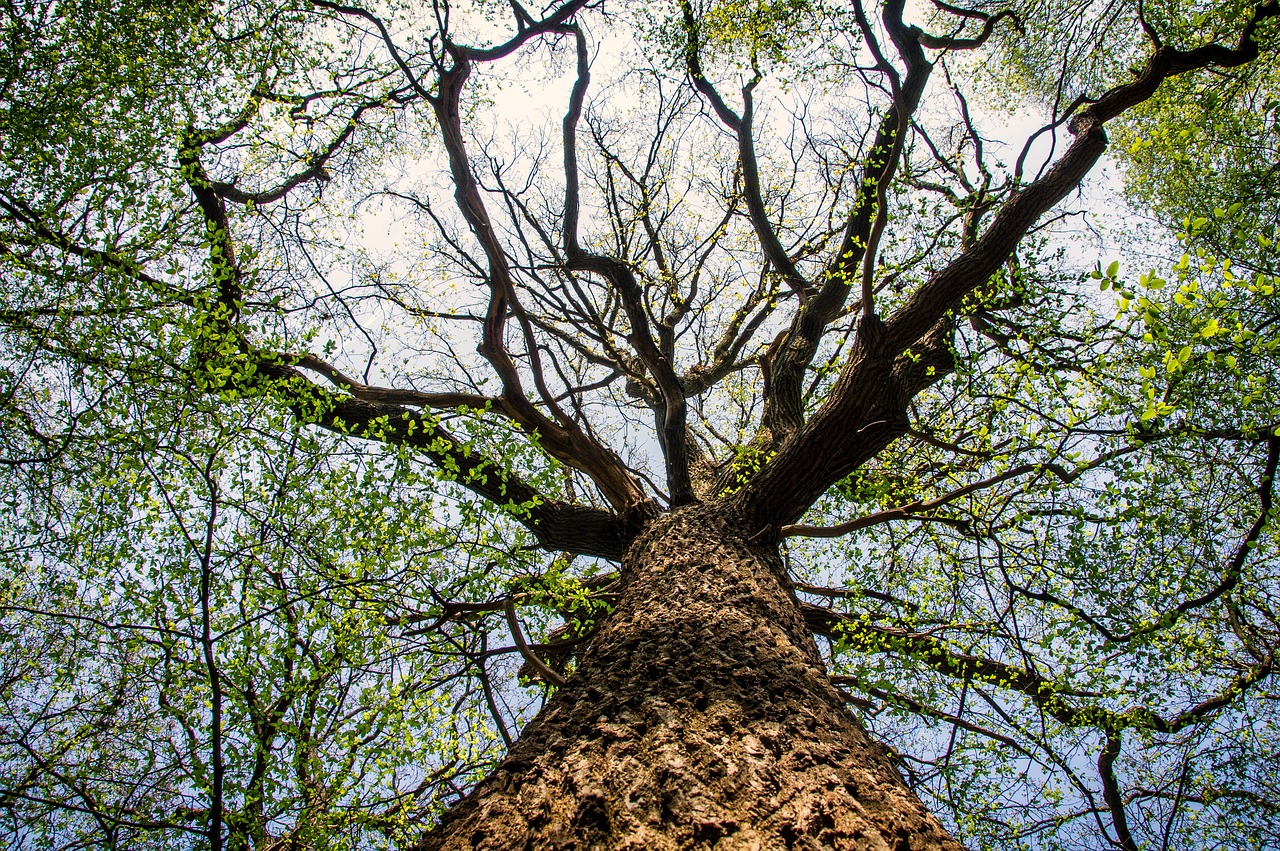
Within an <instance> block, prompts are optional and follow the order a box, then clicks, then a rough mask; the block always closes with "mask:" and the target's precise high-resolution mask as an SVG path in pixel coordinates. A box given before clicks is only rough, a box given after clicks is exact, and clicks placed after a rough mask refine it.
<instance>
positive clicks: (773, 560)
mask: <svg viewBox="0 0 1280 851" xmlns="http://www.w3.org/2000/svg"><path fill="white" fill-rule="evenodd" d="M623 581H624V583H625V585H624V590H623V594H622V598H621V600H620V602H619V605H618V608H617V609H616V611H615V613H614V614H613V616H612V617H611V618H610V620H609V622H608V623H607V624H605V626H604V627H603V628H602V630H601V632H600V635H599V637H598V638H597V639H596V641H595V642H594V644H593V646H592V648H591V649H590V650H589V651H588V653H587V654H586V656H585V657H584V658H583V660H582V663H581V665H580V667H579V670H578V671H577V673H576V674H575V675H574V676H573V677H572V678H571V679H570V681H569V683H568V684H567V685H566V686H565V687H564V688H562V689H560V690H559V691H558V692H557V693H556V695H555V696H554V697H553V698H552V699H551V700H550V701H548V703H547V705H546V707H545V708H544V709H543V711H542V713H541V714H540V715H539V716H538V717H537V719H535V720H534V721H533V722H532V723H531V724H530V725H529V726H528V728H527V729H526V730H525V731H524V734H523V735H522V736H521V738H520V740H519V741H518V742H517V743H516V744H515V746H514V747H513V748H512V750H511V753H510V755H509V756H508V757H507V759H506V760H505V761H503V763H502V764H501V765H500V766H499V767H498V768H497V769H496V770H495V771H494V772H493V773H492V774H491V775H490V776H489V777H488V778H487V779H486V780H485V781H484V782H483V783H481V785H480V786H479V787H477V789H476V790H475V791H474V792H473V793H472V794H471V795H470V796H469V797H468V798H467V799H466V800H464V801H463V802H462V803H461V804H459V805H458V806H457V807H455V808H454V809H453V810H452V811H451V812H450V813H449V814H448V815H447V816H446V818H445V820H444V822H443V823H442V824H441V825H440V826H439V827H438V828H437V829H436V830H434V831H433V832H432V833H430V834H429V835H428V836H426V837H425V838H424V839H423V841H422V842H421V844H420V846H419V847H420V848H421V849H423V851H427V849H432V851H434V849H473V848H474V849H516V848H519V849H526V848H527V849H542V848H552V849H605V848H608V849H615V848H617V849H621V848H627V849H675V848H717V849H774V848H805V849H817V848H841V849H844V848H848V849H901V851H907V849H910V850H911V851H924V849H956V850H957V851H958V849H959V848H960V845H959V844H958V843H956V842H955V840H953V839H951V838H950V837H949V836H947V834H946V833H945V832H944V830H943V829H942V827H941V825H940V824H939V823H938V821H937V820H936V819H935V818H934V817H933V816H931V815H930V814H929V813H928V812H926V810H925V809H924V807H923V806H922V805H921V803H920V802H919V800H917V799H916V797H915V796H914V795H913V794H912V793H911V792H910V791H909V790H908V789H907V788H906V786H905V785H904V784H903V783H902V781H901V779H900V778H899V776H898V774H897V772H896V771H895V769H894V768H893V766H892V765H891V764H890V762H889V760H888V758H887V757H886V754H885V752H884V750H883V748H881V747H880V746H878V745H876V744H874V743H872V742H870V741H869V740H868V739H867V737H866V735H865V734H864V733H863V732H862V730H861V728H860V727H859V726H858V724H857V722H856V721H855V720H854V718H853V716H852V715H851V714H850V713H849V712H848V710H847V709H846V708H845V706H844V704H843V702H842V701H841V699H840V696H839V695H838V694H837V693H836V692H835V690H834V689H833V688H832V686H831V685H830V683H829V681H828V679H827V676H826V673H825V671H824V669H823V665H822V661H821V658H820V656H819V654H818V650H817V647H816V645H815V644H814V641H813V638H812V636H811V634H810V633H809V632H808V630H807V629H806V627H805V625H804V621H803V618H802V617H801V614H800V611H799V609H798V607H797V605H796V601H795V596H794V593H793V592H792V590H791V587H790V583H789V582H788V580H787V579H786V577H785V574H784V572H783V569H782V565H781V562H780V560H779V559H778V557H777V553H776V550H775V549H774V548H773V547H772V546H771V545H767V544H760V545H754V544H752V543H751V542H749V541H748V540H747V539H746V536H745V535H744V534H743V533H741V532H739V531H738V529H737V528H735V526H734V524H732V523H731V522H729V521H728V520H727V519H726V518H725V517H724V516H723V515H722V514H720V513H717V512H716V511H714V510H713V509H712V508H710V507H708V506H691V507H689V508H686V509H682V510H678V511H676V512H673V513H672V514H669V515H665V516H663V517H660V518H658V519H656V520H655V521H653V522H652V523H651V524H650V526H649V527H648V528H647V529H646V530H645V531H644V532H643V533H642V534H641V535H640V536H639V537H638V538H637V539H636V540H635V542H634V543H633V544H632V545H631V547H630V548H629V549H628V551H627V555H626V558H625V560H624V563H623Z"/></svg>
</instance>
